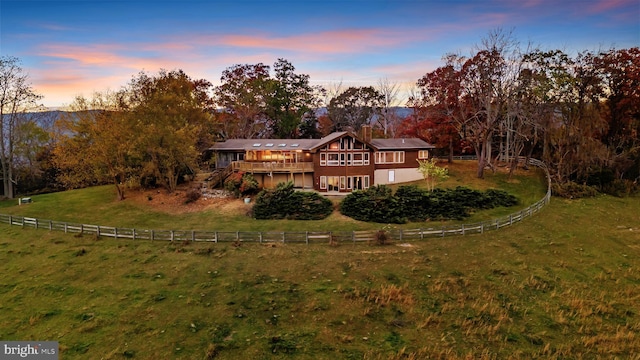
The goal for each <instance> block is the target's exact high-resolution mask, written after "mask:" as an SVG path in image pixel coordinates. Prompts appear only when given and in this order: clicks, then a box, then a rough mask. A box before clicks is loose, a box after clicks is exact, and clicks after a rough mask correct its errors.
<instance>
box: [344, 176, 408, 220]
mask: <svg viewBox="0 0 640 360" xmlns="http://www.w3.org/2000/svg"><path fill="white" fill-rule="evenodd" d="M340 212H341V213H342V214H343V215H346V216H349V217H351V218H353V219H356V220H360V221H371V222H378V223H393V224H403V223H405V222H406V221H407V220H406V216H403V211H402V204H401V203H400V201H398V198H397V197H396V196H394V195H393V190H391V188H390V187H388V186H385V185H378V186H373V187H370V188H368V189H366V190H356V191H354V192H352V193H350V194H349V195H347V196H346V197H345V198H344V199H343V200H342V202H341V203H340Z"/></svg>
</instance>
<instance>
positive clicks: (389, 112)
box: [377, 78, 400, 138]
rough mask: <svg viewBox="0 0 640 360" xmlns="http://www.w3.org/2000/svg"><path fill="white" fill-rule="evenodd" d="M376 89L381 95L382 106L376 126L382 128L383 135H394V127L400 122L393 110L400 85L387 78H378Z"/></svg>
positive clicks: (396, 104)
mask: <svg viewBox="0 0 640 360" xmlns="http://www.w3.org/2000/svg"><path fill="white" fill-rule="evenodd" d="M377 90H378V92H379V93H380V95H382V106H381V109H380V116H379V117H378V126H380V127H381V128H382V130H383V131H382V132H383V134H384V136H385V137H392V138H393V137H395V135H396V134H395V133H396V129H397V127H398V124H399V123H400V118H399V117H398V114H397V113H396V112H395V111H394V110H393V108H394V107H395V106H398V105H399V102H398V92H399V91H400V86H399V85H398V83H393V82H391V81H389V79H387V78H383V79H379V80H378V84H377Z"/></svg>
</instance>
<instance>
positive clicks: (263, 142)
mask: <svg viewBox="0 0 640 360" xmlns="http://www.w3.org/2000/svg"><path fill="white" fill-rule="evenodd" d="M344 136H353V137H355V138H358V137H357V136H356V135H354V134H353V133H351V132H348V131H340V132H334V133H331V134H329V135H327V136H325V137H323V138H322V139H229V140H226V141H222V142H217V143H215V144H214V145H213V146H212V147H211V149H212V150H217V151H220V150H222V151H225V150H226V151H247V150H279V151H282V150H289V151H293V150H307V151H314V150H316V149H318V148H319V147H322V146H324V145H325V144H327V143H330V142H332V141H335V140H337V139H340V138H341V137H344ZM369 145H371V147H373V148H374V149H376V150H391V149H406V150H412V149H433V148H434V146H433V145H431V144H429V143H427V142H425V141H423V140H421V139H418V138H408V139H373V140H371V141H370V142H369Z"/></svg>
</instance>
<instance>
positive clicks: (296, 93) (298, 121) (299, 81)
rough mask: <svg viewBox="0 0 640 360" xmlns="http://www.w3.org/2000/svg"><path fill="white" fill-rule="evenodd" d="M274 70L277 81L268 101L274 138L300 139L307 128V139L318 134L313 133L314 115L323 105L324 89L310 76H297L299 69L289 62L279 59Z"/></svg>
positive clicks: (272, 86) (274, 80)
mask: <svg viewBox="0 0 640 360" xmlns="http://www.w3.org/2000/svg"><path fill="white" fill-rule="evenodd" d="M273 70H274V72H275V78H274V79H272V81H270V82H269V84H270V86H271V89H270V90H271V91H269V95H270V96H269V98H268V99H269V101H268V102H267V114H268V115H269V117H270V119H271V122H272V130H273V135H274V136H275V137H277V138H296V137H299V136H301V134H300V132H301V127H302V126H303V125H304V130H305V134H304V135H306V136H303V137H308V136H315V135H317V134H316V133H315V132H314V131H313V130H314V129H313V126H314V125H315V124H314V123H313V120H314V119H315V114H314V113H313V112H314V111H315V109H316V108H318V107H319V105H320V98H321V95H322V94H323V92H324V89H323V88H322V87H320V86H311V85H309V75H306V74H296V73H295V72H294V71H295V67H294V66H293V65H292V64H291V63H290V62H289V61H287V60H285V59H278V61H276V63H275V64H274V65H273ZM305 120H306V122H304V121H305Z"/></svg>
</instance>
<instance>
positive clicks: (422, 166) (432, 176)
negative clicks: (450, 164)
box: [417, 158, 449, 191]
mask: <svg viewBox="0 0 640 360" xmlns="http://www.w3.org/2000/svg"><path fill="white" fill-rule="evenodd" d="M417 160H418V164H419V166H418V171H419V172H420V173H421V174H422V177H423V178H424V181H425V182H426V183H427V189H429V191H433V190H434V189H435V187H436V184H437V183H438V181H442V180H444V179H446V178H448V177H449V170H448V169H447V168H443V167H440V166H438V165H437V164H436V159H434V158H431V159H429V160H420V159H417Z"/></svg>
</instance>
